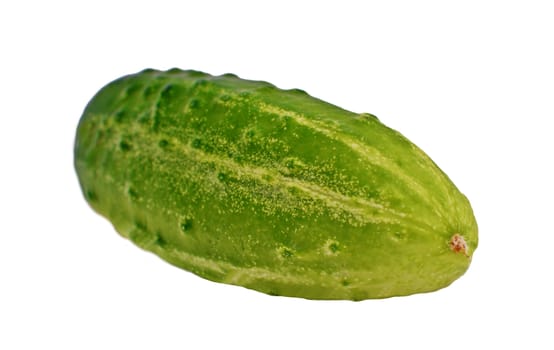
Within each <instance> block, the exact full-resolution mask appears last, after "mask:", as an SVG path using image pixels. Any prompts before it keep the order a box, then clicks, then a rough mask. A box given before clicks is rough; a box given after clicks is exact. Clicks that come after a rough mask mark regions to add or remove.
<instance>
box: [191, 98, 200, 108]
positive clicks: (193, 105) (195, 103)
mask: <svg viewBox="0 0 554 350" xmlns="http://www.w3.org/2000/svg"><path fill="white" fill-rule="evenodd" d="M189 107H190V109H196V108H198V107H200V101H199V100H197V99H192V100H191V101H190V102H189Z"/></svg>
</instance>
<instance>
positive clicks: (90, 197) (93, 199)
mask: <svg viewBox="0 0 554 350" xmlns="http://www.w3.org/2000/svg"><path fill="white" fill-rule="evenodd" d="M85 197H86V198H87V199H88V200H89V201H91V202H96V201H97V200H98V197H97V196H96V192H94V191H93V190H87V191H86V192H85Z"/></svg>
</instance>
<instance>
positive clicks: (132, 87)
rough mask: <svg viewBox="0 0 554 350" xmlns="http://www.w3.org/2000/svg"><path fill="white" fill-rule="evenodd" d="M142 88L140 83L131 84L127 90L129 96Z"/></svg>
mask: <svg viewBox="0 0 554 350" xmlns="http://www.w3.org/2000/svg"><path fill="white" fill-rule="evenodd" d="M140 88H141V85H140V84H131V85H129V87H128V88H127V90H126V94H127V96H129V95H132V94H134V93H135V92H137V91H139V90H140Z"/></svg>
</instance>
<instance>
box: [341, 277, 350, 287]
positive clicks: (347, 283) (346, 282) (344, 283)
mask: <svg viewBox="0 0 554 350" xmlns="http://www.w3.org/2000/svg"><path fill="white" fill-rule="evenodd" d="M341 284H342V285H343V287H348V286H349V285H350V281H349V280H347V279H346V278H345V279H343V280H342V281H341Z"/></svg>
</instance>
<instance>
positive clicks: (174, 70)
mask: <svg viewBox="0 0 554 350" xmlns="http://www.w3.org/2000/svg"><path fill="white" fill-rule="evenodd" d="M167 72H168V73H169V74H179V73H182V72H183V70H181V69H179V68H176V67H174V68H171V69H169V70H168V71H167Z"/></svg>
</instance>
